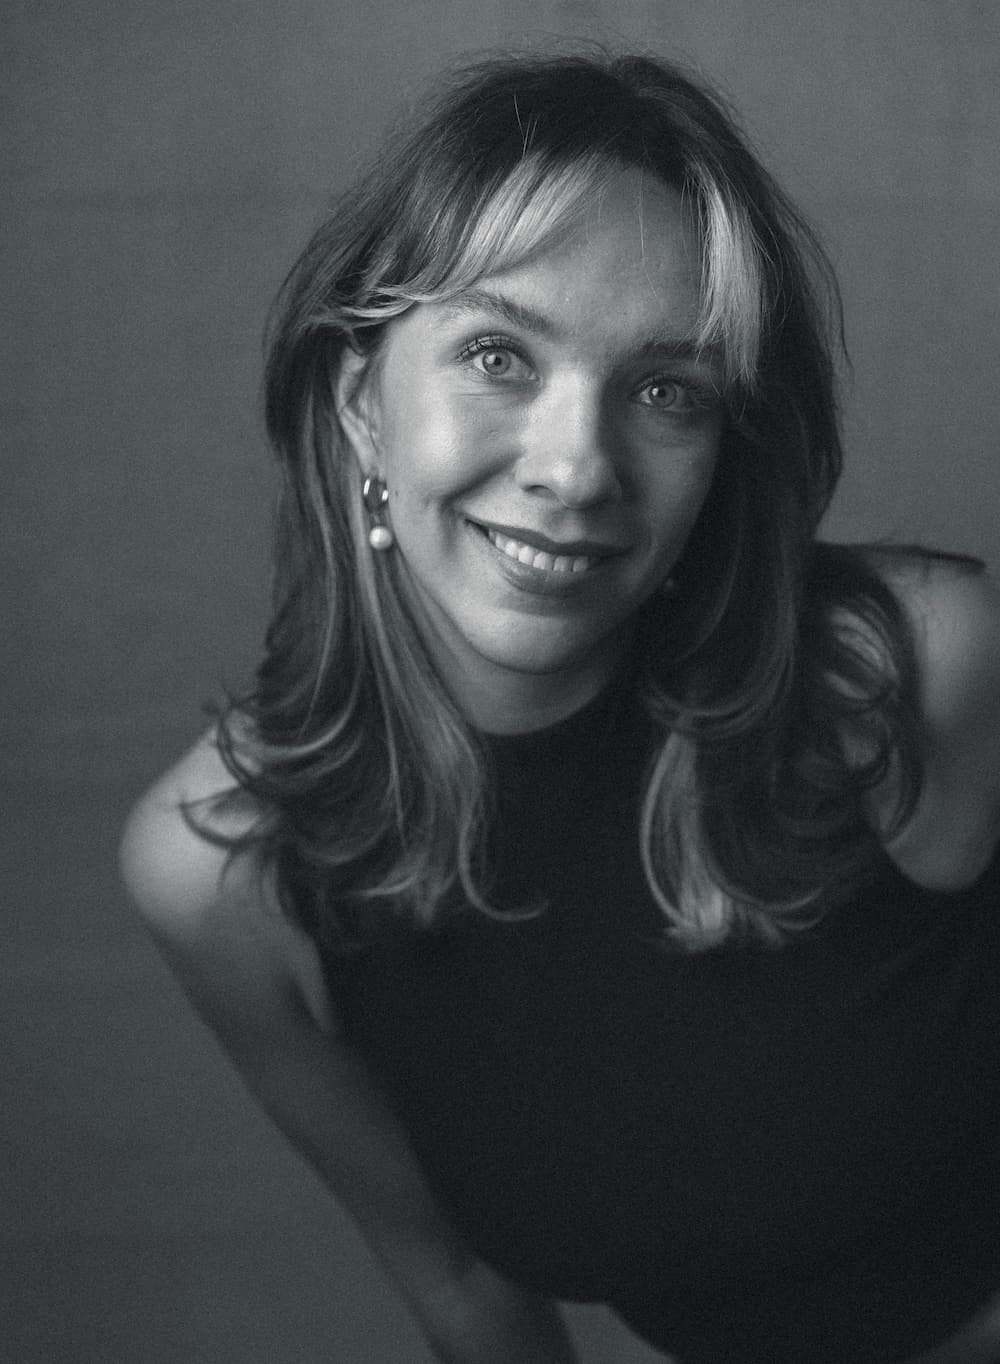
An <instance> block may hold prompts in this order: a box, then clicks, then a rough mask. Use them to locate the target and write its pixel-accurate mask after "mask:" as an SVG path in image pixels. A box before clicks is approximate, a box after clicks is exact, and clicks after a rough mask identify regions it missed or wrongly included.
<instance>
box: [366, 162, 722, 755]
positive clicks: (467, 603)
mask: <svg viewBox="0 0 1000 1364" xmlns="http://www.w3.org/2000/svg"><path fill="white" fill-rule="evenodd" d="M699 259H700V243H699V241H698V239H697V235H696V233H695V232H694V231H693V230H692V228H691V226H690V225H689V224H688V222H687V215H686V214H685V212H684V211H683V209H682V204H681V199H680V196H679V195H678V194H677V193H676V192H675V191H673V190H671V189H669V188H667V187H666V186H664V185H663V184H662V183H661V182H659V181H657V180H654V179H651V178H649V177H643V176H641V175H640V173H639V172H637V171H632V170H623V171H622V172H621V173H620V175H619V176H618V177H617V178H616V179H615V180H613V181H612V183H611V184H610V186H609V187H608V189H607V191H606V192H605V193H604V195H603V196H601V197H599V198H598V197H597V196H595V200H594V202H593V205H592V207H591V208H589V209H588V210H587V211H586V212H585V213H584V212H581V216H580V220H579V223H578V224H577V225H576V226H575V228H574V230H573V231H572V232H571V234H570V235H569V236H568V237H567V238H564V239H561V240H560V241H559V243H558V244H557V245H555V246H552V247H550V248H548V249H545V250H542V251H540V252H539V253H537V254H536V255H534V256H533V257H530V258H529V259H528V260H527V261H526V262H524V263H522V264H520V265H518V266H516V267H514V268H512V269H509V270H506V271H503V272H500V273H497V274H493V275H488V276H486V277H485V278H483V279H480V280H479V281H478V282H477V283H476V284H475V286H473V287H471V288H470V289H468V290H467V291H466V292H464V293H463V294H461V295H459V296H457V297H455V298H450V299H448V300H447V301H442V302H436V303H430V304H422V305H417V306H415V307H413V308H411V309H410V310H409V311H408V312H407V313H405V314H403V315H402V316H401V317H400V318H398V319H397V320H395V321H394V322H392V323H390V324H389V326H388V328H387V333H386V336H385V338H384V343H383V347H382V350H381V352H380V356H379V360H378V363H377V366H376V374H375V377H374V379H373V380H372V382H371V383H370V384H369V386H368V389H367V398H366V401H365V404H364V406H365V410H366V413H367V422H366V424H365V425H364V435H363V439H361V440H360V443H359V444H358V447H357V448H358V452H359V457H360V458H361V461H362V464H363V466H364V471H365V472H366V473H373V472H374V473H377V474H378V475H379V476H380V477H381V478H382V479H383V480H384V481H385V483H386V485H387V487H388V489H389V503H388V519H389V522H390V524H391V526H392V530H393V532H394V535H395V539H396V549H395V550H393V551H391V552H392V553H396V554H398V555H400V556H401V557H402V560H403V563H404V567H405V578H406V582H407V584H408V590H409V591H410V592H411V595H412V600H413V604H414V607H415V609H416V611H417V617H418V620H419V621H420V622H421V628H422V630H423V632H424V635H425V638H426V640H427V642H428V644H429V646H430V648H431V652H432V655H433V656H434V657H435V659H436V661H437V663H438V666H439V667H440V670H441V673H442V676H443V677H444V679H445V680H446V682H447V683H448V685H449V686H451V687H452V689H453V692H454V694H455V696H456V699H457V700H458V701H459V704H461V705H463V707H464V708H465V710H466V712H467V713H468V714H469V715H470V716H471V718H473V719H474V720H476V721H478V722H479V723H481V724H482V725H483V726H484V727H486V728H490V727H495V728H513V727H525V728H530V727H531V725H532V723H533V722H534V723H545V722H546V721H547V720H549V719H553V718H556V717H557V716H558V714H559V712H560V711H562V712H566V711H568V710H569V709H571V708H572V707H573V706H575V705H577V704H580V703H582V702H583V701H584V700H586V699H587V698H588V696H589V695H591V694H593V693H594V692H596V690H597V689H598V688H599V687H600V685H601V684H602V682H603V681H604V680H605V679H606V678H607V677H608V676H609V674H610V673H611V671H612V670H613V668H614V666H615V664H616V662H617V661H618V659H619V658H620V656H621V654H622V651H623V650H624V649H625V648H627V644H628V636H629V627H630V625H631V623H632V622H633V620H634V618H635V615H636V612H637V611H638V609H639V607H640V606H641V605H642V603H643V602H644V601H646V599H647V598H648V597H649V596H650V595H651V594H652V593H654V592H656V591H657V590H658V589H659V588H661V587H662V586H663V585H664V583H665V581H666V579H667V577H668V575H669V574H670V570H671V568H672V567H673V565H674V563H675V562H676V561H677V559H678V557H679V555H680V553H681V550H682V548H683V546H684V542H685V539H686V538H687V535H688V533H689V531H690V529H691V526H692V524H693V522H694V520H695V518H696V517H697V515H698V512H699V510H700V508H701V506H702V503H703V501H704V498H705V495H706V492H707V490H708V487H709V484H710V481H711V478H712V472H713V469H714V467H715V462H716V456H717V452H718V446H719V437H720V429H721V425H722V416H721V404H720V401H719V398H718V394H717V387H718V384H719V378H720V370H719V365H718V362H717V359H716V357H714V356H712V355H711V354H708V353H705V354H701V355H699V354H698V353H697V352H696V350H695V348H694V347H693V345H692V343H691V337H692V335H693V333H694V329H695V326H696V323H697V319H698V315H699Z"/></svg>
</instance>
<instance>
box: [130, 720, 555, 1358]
mask: <svg viewBox="0 0 1000 1364" xmlns="http://www.w3.org/2000/svg"><path fill="white" fill-rule="evenodd" d="M227 784H229V779H228V775H227V774H226V773H225V771H224V769H223V767H222V764H221V761H220V759H219V757H218V754H217V752H216V751H215V748H214V745H213V744H212V743H211V741H210V740H208V739H206V740H203V741H202V743H201V744H199V745H198V746H197V747H196V748H195V749H194V750H192V752H191V753H190V754H188V755H187V757H186V758H185V759H183V760H182V762H181V763H180V764H179V765H178V767H176V768H175V769H173V770H172V771H171V772H170V773H168V774H167V776H166V777H165V778H164V779H163V780H162V781H161V782H159V783H158V784H157V786H155V787H154V788H153V789H152V790H151V791H150V792H149V793H148V794H147V795H146V796H145V797H144V798H143V799H142V800H141V801H140V802H139V804H138V805H137V807H136V809H135V810H134V811H133V813H132V815H131V817H130V819H129V822H128V825H127V827H126V831H125V836H124V839H123V842H122V868H123V873H124V876H125V881H126V884H127V886H128V888H129V891H130V894H131V896H132V898H133V900H134V901H135V903H136V904H137V906H138V908H139V910H140V912H141V913H142V915H143V917H144V919H145V921H146V922H147V924H148V926H149V928H150V929H151V931H152V933H153V935H154V937H155V939H156V940H157V942H158V944H159V946H160V949H161V951H162V952H163V954H164V956H165V957H166V959H167V961H168V962H169V964H170V965H171V967H172V968H173V970H174V972H175V973H176V975H177V976H178V978H179V979H180V981H181V983H182V985H183V986H184V988H185V990H186V991H187V993H188V995H189V996H190V998H191V1001H192V1003H193V1004H194V1006H195V1008H196V1009H197V1010H198V1012H199V1013H200V1014H201V1016H202V1018H203V1019H204V1020H205V1022H206V1023H207V1024H208V1025H209V1027H210V1028H211V1029H212V1030H213V1032H214V1033H215V1034H216V1036H217V1037H218V1038H219V1040H220V1042H221V1043H222V1045H223V1047H224V1048H225V1050H226V1052H227V1053H228V1055H229V1057H230V1059H231V1060H232V1062H233V1064H234V1066H235V1067H236V1069H237V1071H238V1072H239V1074H240V1076H241V1077H242V1079H243V1080H244V1082H245V1083H246V1085H247V1087H248V1088H249V1089H250V1091H251V1093H252V1094H253V1095H254V1097H255V1098H256V1099H257V1101H258V1102H259V1103H260V1105H261V1107H262V1108H263V1109H264V1110H265V1112H267V1113H268V1115H269V1116H270V1117H271V1118H272V1120H273V1121H274V1122H275V1123H276V1124H277V1126H278V1127H279V1128H280V1129H281V1131H282V1132H283V1133H284V1134H285V1136H286V1137H287V1138H288V1139H289V1141H290V1142H291V1143H292V1145H293V1146H295V1147H296V1149H297V1150H299V1151H300V1152H301V1153H302V1155H303V1156H304V1157H305V1158H306V1159H307V1160H308V1161H309V1162H310V1164H311V1165H312V1166H313V1167H314V1169H315V1170H316V1171H317V1172H318V1174H319V1175H320V1177H321V1179H322V1180H323V1181H324V1183H325V1184H326V1185H327V1187H328V1188H329V1189H330V1190H331V1192H332V1193H333V1194H335V1195H336V1197H337V1198H338V1199H339V1200H340V1202H341V1203H342V1204H343V1205H344V1206H345V1208H346V1209H347V1210H348V1212H349V1213H350V1214H351V1215H352V1216H353V1218H354V1219H355V1221H356V1222H357V1224H358V1226H359V1228H360V1230H361V1232H362V1234H363V1235H364V1236H365V1238H366V1240H367V1241H368V1243H369V1245H370V1246H371V1248H372V1250H373V1251H374V1253H375V1254H376V1256H377V1257H378V1258H379V1260H380V1261H381V1263H382V1264H383V1266H384V1268H385V1269H386V1271H387V1273H388V1274H389V1276H390V1278H391V1279H392V1280H393V1281H394V1283H395V1284H396V1286H397V1287H398V1289H399V1290H400V1292H401V1293H402V1295H403V1296H404V1298H405V1299H406V1301H407V1302H408V1304H409V1306H410V1308H411V1309H412V1311H413V1312H414V1314H415V1316H416V1318H417V1320H418V1321H419V1323H420V1326H421V1328H422V1330H423V1332H424V1334H425V1336H426V1338H427V1340H428V1342H429V1343H430V1345H431V1347H432V1349H433V1350H434V1352H435V1355H436V1357H437V1358H438V1359H440V1360H443V1361H450V1362H451V1364H512V1362H513V1361H523V1364H571V1362H572V1361H573V1360H574V1358H575V1355H574V1352H573V1349H572V1346H571V1345H570V1342H569V1337H568V1335H567V1334H566V1331H565V1329H564V1327H563V1325H562V1322H561V1319H560V1317H559V1314H558V1312H557V1310H556V1309H555V1307H554V1306H553V1305H552V1304H551V1303H550V1302H548V1301H547V1300H544V1299H539V1298H537V1297H534V1296H533V1295H531V1294H528V1293H525V1292H523V1291H521V1290H520V1289H518V1288H516V1287H515V1286H514V1285H512V1284H510V1283H509V1282H507V1281H506V1280H504V1279H502V1278H501V1277H500V1276H499V1275H497V1274H495V1273H494V1272H493V1271H492V1270H490V1269H489V1267H488V1266H486V1265H485V1264H484V1263H483V1262H482V1261H480V1260H478V1259H477V1258H476V1257H475V1255H473V1254H472V1253H471V1252H470V1251H469V1249H468V1247H467V1246H466V1245H465V1243H464V1242H463V1241H462V1239H461V1238H460V1237H459V1236H458V1235H457V1234H456V1232H455V1231H454V1230H453V1228H452V1227H450V1226H449V1225H448V1223H447V1221H446V1219H445V1218H444V1217H443V1216H442V1215H441V1213H440V1211H439V1209H438V1208H437V1206H436V1204H435V1202H434V1199H433V1198H432V1196H431V1194H430V1191H429V1189H428V1187H427V1184H426V1181H425V1179H424V1176H423V1174H422V1172H421V1170H420V1167H419V1165H418V1164H417V1161H416V1159H415V1157H414V1155H413V1153H412V1151H411V1149H410V1146H409V1143H408V1141H407V1139H406V1136H405V1134H404V1132H403V1131H402V1129H401V1127H400V1126H399V1123H398V1122H397V1120H396V1118H395V1116H394V1114H393V1112H392V1110H391V1109H390V1107H389V1105H388V1103H387V1102H386V1100H385V1099H384V1098H383V1097H382V1095H381V1094H380V1092H379V1089H378V1086H377V1085H376V1083H375V1081H374V1079H373V1077H372V1076H371V1074H370V1072H369V1071H368V1070H367V1068H366V1066H365V1064H364V1062H363V1061H362V1059H361V1058H360V1057H359V1056H358V1055H357V1054H356V1053H355V1052H354V1051H353V1050H352V1049H351V1048H350V1047H349V1046H348V1045H347V1044H346V1043H345V1042H344V1041H343V1039H342V1037H341V1036H340V1033H339V1029H338V1027H337V1023H336V1019H335V1016H334V1013H333V1009H332V1007H331V1005H330V1002H329V1000H328V998H327V995H326V991H325V988H324V985H323V978H322V972H321V970H320V967H319V962H318V958H317V956H316V953H315V949H314V948H313V946H312V944H311V943H310V942H309V940H308V939H307V938H306V937H305V935H304V934H302V933H300V932H299V931H298V930H297V929H296V928H295V927H294V926H293V925H292V924H290V923H289V921H288V919H287V917H285V916H284V915H283V914H282V913H281V911H280V909H279V908H278V906H277V903H276V901H275V898H274V896H273V894H271V893H269V891H268V889H267V886H266V884H265V882H264V881H263V879H262V878H261V877H260V876H259V875H258V874H257V872H256V869H255V868H254V867H253V866H252V864H251V859H250V858H249V857H248V856H246V855H241V856H239V857H237V858H236V859H235V860H234V861H233V862H232V863H231V864H230V866H229V867H228V868H226V866H225V852H224V851H223V850H221V849H220V848H218V847H216V846H215V845H213V844H211V843H209V842H207V841H206V840H205V839H203V838H200V837H199V836H198V834H197V833H195V832H194V831H193V830H192V829H191V828H189V827H188V825H187V824H186V823H185V821H184V820H183V818H182V816H181V813H180V808H179V807H180V802H181V801H184V800H191V799H195V800H197V799H200V798H202V797H204V796H207V795H209V794H211V793H213V792H216V791H219V790H221V789H224V787H225V786H226V785H227ZM228 831H229V832H234V831H235V830H234V829H233V828H230V829H229V830H228Z"/></svg>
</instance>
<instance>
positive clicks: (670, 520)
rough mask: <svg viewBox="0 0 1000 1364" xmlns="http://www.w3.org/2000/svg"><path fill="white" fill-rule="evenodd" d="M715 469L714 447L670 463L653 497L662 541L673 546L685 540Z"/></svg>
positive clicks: (705, 495) (710, 484)
mask: <svg viewBox="0 0 1000 1364" xmlns="http://www.w3.org/2000/svg"><path fill="white" fill-rule="evenodd" d="M715 467H716V452H715V449H714V446H713V447H712V448H711V449H709V450H705V451H698V452H692V454H691V455H690V456H689V457H688V458H687V459H685V460H683V461H680V462H678V463H676V464H673V465H672V466H671V467H670V469H669V474H668V476H666V477H662V481H661V482H660V483H659V486H658V488H657V491H656V495H655V505H656V508H657V524H658V527H659V530H660V537H659V538H660V539H661V541H664V542H667V543H673V544H676V543H677V542H678V541H683V540H685V539H686V538H687V535H688V533H689V531H690V530H691V528H692V526H693V525H694V523H695V522H696V521H697V519H698V516H699V514H700V512H701V509H702V507H703V506H704V503H705V499H706V498H707V497H708V493H709V489H710V488H711V486H712V479H713V476H714V474H715ZM664 547H666V544H665V546H664Z"/></svg>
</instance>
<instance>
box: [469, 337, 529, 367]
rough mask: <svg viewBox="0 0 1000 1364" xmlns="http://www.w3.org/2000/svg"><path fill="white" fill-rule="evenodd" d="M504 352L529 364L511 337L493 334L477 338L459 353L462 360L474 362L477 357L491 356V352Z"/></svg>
mask: <svg viewBox="0 0 1000 1364" xmlns="http://www.w3.org/2000/svg"><path fill="white" fill-rule="evenodd" d="M494 350H503V351H508V352H509V353H510V354H511V355H514V356H516V357H517V359H518V360H522V361H524V362H525V363H527V360H526V357H525V356H524V355H523V354H522V352H521V349H520V347H519V346H517V345H516V344H515V342H513V341H512V340H511V339H510V337H509V336H500V335H499V334H496V333H495V334H493V335H490V336H477V337H476V339H475V340H474V341H470V342H469V344H468V345H467V346H463V348H462V350H461V351H460V352H459V357H458V358H459V359H460V360H472V359H474V358H475V357H476V356H477V355H484V354H489V352H490V351H494Z"/></svg>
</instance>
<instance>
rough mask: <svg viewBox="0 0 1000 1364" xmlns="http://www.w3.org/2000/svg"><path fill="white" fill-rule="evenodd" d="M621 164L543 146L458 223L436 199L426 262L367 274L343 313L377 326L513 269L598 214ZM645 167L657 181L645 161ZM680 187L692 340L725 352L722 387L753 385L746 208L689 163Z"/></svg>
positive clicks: (752, 278)
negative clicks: (697, 272)
mask: <svg viewBox="0 0 1000 1364" xmlns="http://www.w3.org/2000/svg"><path fill="white" fill-rule="evenodd" d="M627 164H628V163H627V162H624V161H622V160H620V159H619V158H618V157H616V156H614V155H609V154H608V153H606V152H597V153H594V154H592V155H590V156H585V157H580V158H578V159H576V160H574V161H571V162H568V163H562V164H558V163H557V164H555V165H553V161H552V158H551V157H549V156H546V155H545V154H544V153H543V152H541V151H534V152H532V151H529V152H528V153H527V154H526V155H525V156H523V157H522V158H521V159H520V160H519V161H518V162H517V163H516V164H515V166H514V168H513V169H512V170H511V171H510V173H509V174H508V175H507V176H506V177H505V178H504V179H503V180H502V181H501V182H500V184H499V185H497V186H493V187H491V188H490V190H488V191H484V192H483V193H482V195H481V196H480V198H479V200H478V202H477V203H476V205H475V207H474V209H473V211H472V212H471V214H468V216H467V217H466V218H465V221H456V219H457V218H458V215H459V212H460V205H459V204H457V203H455V202H454V201H453V202H452V203H446V204H444V205H442V206H441V208H440V210H439V212H438V214H437V215H436V217H435V220H434V222H433V223H431V224H429V225H428V227H427V229H426V231H425V232H424V233H423V235H422V242H421V247H422V250H421V251H420V253H419V254H420V255H422V256H423V258H424V259H423V263H422V264H421V265H418V266H417V268H416V269H415V270H414V271H413V273H412V275H411V277H410V278H409V279H408V280H406V281H405V282H403V283H399V284H388V283H384V282H382V281H378V280H373V281H372V287H371V289H370V291H369V297H370V298H371V300H372V302H371V303H370V304H369V306H367V307H366V306H356V307H353V308H350V309H347V310H345V311H346V312H347V313H348V314H349V316H350V317H351V318H352V319H353V320H355V321H357V322H360V323H362V324H368V325H373V324H377V323H379V322H385V321H388V320H389V319H390V318H392V317H398V316H399V315H400V314H401V313H403V312H405V311H406V310H407V309H408V308H411V307H412V306H413V305H414V304H418V303H436V302H440V301H442V300H444V299H447V298H450V297H453V296H454V295H455V294H458V293H461V292H463V291H464V290H466V289H468V288H471V287H472V286H473V285H474V284H475V283H476V282H477V281H479V280H481V279H482V278H483V277H484V276H486V275H491V274H497V273H500V272H502V271H505V270H509V269H513V268H514V267H515V266H517V265H520V264H522V263H523V262H524V261H525V260H526V259H527V258H528V257H530V256H532V255H534V254H535V253H536V252H538V251H541V250H544V249H545V248H547V247H549V246H551V245H553V244H555V243H556V242H557V241H559V240H560V239H561V238H563V237H564V236H565V235H567V234H568V233H569V232H570V231H571V230H572V229H573V228H574V227H576V226H578V225H579V222H580V220H581V218H582V217H584V216H586V215H589V214H592V213H594V212H596V211H598V210H599V207H600V203H601V200H602V198H603V196H604V194H605V193H606V192H607V190H608V187H609V185H610V184H611V182H612V181H613V179H614V178H615V177H616V176H617V175H618V174H620V172H621V171H622V169H623V168H625V167H626V166H627ZM643 169H644V171H645V173H646V174H649V175H653V176H655V177H656V179H657V180H662V177H660V176H658V175H656V172H655V171H654V170H653V169H652V168H651V167H649V166H646V167H644V168H643ZM664 183H667V182H664ZM681 193H682V195H683V197H684V199H685V201H686V202H687V203H688V204H689V205H690V206H691V208H692V211H693V214H694V221H695V226H696V231H697V232H698V235H699V237H700V239H701V311H700V316H699V319H698V323H697V325H696V327H695V333H694V340H695V341H696V342H697V344H698V345H699V346H703V347H705V348H706V349H707V348H712V349H715V350H716V351H717V352H718V353H719V354H720V355H721V356H722V361H723V371H724V382H725V385H726V388H727V389H730V390H733V389H742V390H744V391H746V390H748V389H750V388H752V387H753V382H754V376H755V374H756V369H757V359H758V355H759V353H760V341H761V332H762V328H763V325H764V319H765V315H766V312H767V308H766V303H765V299H764V297H763V290H764V269H763V264H764V262H763V259H762V253H761V250H760V247H759V244H758V241H757V238H756V235H755V233H754V231H753V228H752V226H751V224H750V221H749V218H748V216H747V213H746V210H745V209H744V208H743V206H742V205H741V204H739V203H738V202H737V201H736V200H735V199H734V198H733V197H732V196H731V195H728V194H727V193H726V192H725V189H724V187H723V186H720V185H719V184H718V183H717V182H716V180H715V179H714V178H713V177H711V176H709V175H708V174H699V173H698V171H697V170H696V169H695V170H693V171H692V173H691V174H689V176H688V179H687V183H686V184H685V186H684V188H683V189H682V191H681ZM442 247H445V249H442ZM376 300H377V301H376Z"/></svg>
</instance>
